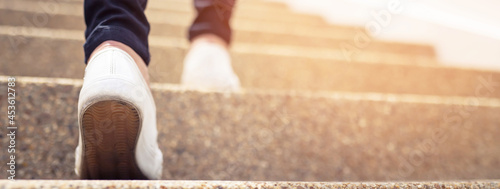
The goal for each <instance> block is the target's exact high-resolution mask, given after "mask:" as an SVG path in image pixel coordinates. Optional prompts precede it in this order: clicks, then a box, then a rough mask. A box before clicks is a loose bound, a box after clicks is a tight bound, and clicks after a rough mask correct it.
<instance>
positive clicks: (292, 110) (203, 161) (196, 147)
mask: <svg viewBox="0 0 500 189" xmlns="http://www.w3.org/2000/svg"><path fill="white" fill-rule="evenodd" d="M0 78H1V79H0V81H1V82H0V89H1V90H3V91H6V86H7V84H6V78H5V77H3V76H2V77H0ZM80 87H81V80H71V79H53V78H26V77H17V78H16V88H15V89H16V93H17V94H16V99H17V101H18V103H16V104H18V109H16V110H17V113H16V122H18V123H20V124H19V130H18V133H19V135H20V136H23V137H20V138H19V139H18V141H16V142H18V143H20V144H23V145H22V146H23V150H19V153H17V152H16V158H17V161H19V162H20V163H18V164H17V168H18V170H19V172H18V175H19V179H23V178H24V179H26V178H35V179H56V178H57V179H75V178H76V176H75V175H74V174H73V168H74V156H73V153H74V147H75V146H76V143H77V138H78V137H77V136H78V131H77V128H78V127H77V116H76V115H77V99H78V92H79V90H80ZM152 88H153V95H154V97H155V102H156V104H157V106H156V107H157V113H158V114H157V115H158V129H159V144H160V147H161V149H162V151H163V153H164V162H165V167H164V177H163V179H183V180H186V179H188V180H189V179H197V180H200V179H203V180H212V179H216V180H304V181H326V180H338V181H363V180H372V181H382V180H429V179H432V180H450V179H454V180H455V179H467V180H469V179H494V178H498V177H499V176H500V172H499V170H498V169H496V167H498V161H497V160H498V157H499V156H500V149H499V148H498V146H499V145H500V141H499V140H496V138H495V137H496V136H498V135H499V134H500V128H499V127H498V126H497V125H498V124H499V123H500V122H499V121H500V120H499V119H498V114H499V113H500V102H499V101H500V100H499V99H491V98H485V99H483V98H481V99H478V104H477V105H475V106H474V105H472V106H471V105H468V102H469V101H468V100H467V99H474V98H475V97H465V98H464V97H439V96H421V95H416V96H415V95H409V96H408V95H397V94H373V93H372V94H369V93H358V94H356V93H335V92H334V93H324V94H322V93H307V92H305V93H303V92H293V91H289V92H279V91H274V92H273V91H258V90H257V91H256V90H246V91H243V92H239V93H230V94H228V93H217V92H197V91H187V90H184V89H182V88H179V87H177V86H172V85H165V84H158V85H157V84H154V85H152ZM6 99H7V96H6V95H0V100H2V101H6ZM6 106H7V104H6V103H3V104H0V108H2V109H6V108H7V107H6ZM451 109H456V110H457V111H458V112H456V113H453V112H449V110H451ZM40 110H43V111H40ZM71 115H73V116H71ZM6 119H7V118H6V117H5V116H4V117H0V121H2V122H5V121H6ZM449 119H453V121H452V122H450V120H449ZM457 119H460V120H461V121H458V122H457ZM21 123H22V124H21ZM457 128H460V129H457ZM0 140H2V142H5V143H7V142H8V141H7V140H8V138H7V137H3V138H0ZM41 143H43V144H44V145H42V146H40V145H39V144H41ZM54 146H57V148H54ZM478 146H480V147H478ZM28 153H29V154H28ZM30 154H43V155H42V156H32V155H30ZM7 155H8V154H7V153H2V154H0V158H2V159H8V158H7V157H6V156H7ZM420 155H424V158H423V159H415V158H416V157H417V158H418V157H420ZM457 156H459V157H460V158H456V157H457ZM408 166H410V167H408Z"/></svg>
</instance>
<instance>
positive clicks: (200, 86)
mask: <svg viewBox="0 0 500 189" xmlns="http://www.w3.org/2000/svg"><path fill="white" fill-rule="evenodd" d="M181 84H182V85H183V86H185V87H186V88H189V89H197V90H215V91H237V90H239V89H240V80H239V79H238V76H236V74H235V73H234V71H233V67H232V66H231V57H230V56H229V53H228V52H227V50H226V49H225V48H224V47H222V46H221V45H219V44H216V43H211V42H205V41H203V42H198V43H197V44H196V45H194V46H193V47H192V48H191V49H190V50H189V53H188V54H187V55H186V58H185V59H184V70H183V72H182V78H181Z"/></svg>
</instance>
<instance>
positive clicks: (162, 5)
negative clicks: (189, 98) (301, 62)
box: [0, 0, 356, 29]
mask: <svg viewBox="0 0 500 189" xmlns="http://www.w3.org/2000/svg"><path fill="white" fill-rule="evenodd" d="M256 3H258V4H256ZM82 5H83V2H82V1H70V2H64V1H60V2H55V1H48V2H40V1H39V0H18V1H9V0H0V6H2V7H1V8H5V9H7V8H8V9H10V10H18V11H29V12H35V13H38V14H41V13H43V14H47V15H48V16H52V15H57V14H63V15H72V16H82V15H83V6H82ZM236 5H237V6H236V7H235V10H234V15H233V16H234V17H233V18H234V19H236V20H245V19H252V20H267V21H275V22H285V23H293V24H297V23H300V24H303V25H325V24H326V23H325V21H324V20H323V19H322V18H321V17H319V16H314V15H308V14H300V13H295V12H292V11H290V10H289V9H288V8H287V7H286V6H285V5H284V4H280V3H272V2H262V1H258V0H257V1H256V0H253V1H240V2H238V3H237V4H236ZM146 13H147V14H148V18H150V19H153V20H150V21H155V20H158V19H155V18H162V17H166V18H168V16H169V14H165V13H177V14H181V15H182V16H180V17H179V19H180V20H183V22H179V23H181V24H185V23H189V22H191V21H192V19H193V16H194V13H195V11H194V7H193V5H192V1H189V0H188V1H186V0H182V1H177V0H176V1H170V0H169V1H164V0H153V1H151V0H150V1H149V2H148V8H147V9H146ZM270 15H272V16H270ZM38 16H40V15H38ZM346 28H349V27H346ZM350 28H352V29H356V28H354V27H350Z"/></svg>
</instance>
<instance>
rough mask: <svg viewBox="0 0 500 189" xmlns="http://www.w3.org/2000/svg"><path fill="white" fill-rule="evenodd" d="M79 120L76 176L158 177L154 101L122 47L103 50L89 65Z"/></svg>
mask: <svg viewBox="0 0 500 189" xmlns="http://www.w3.org/2000/svg"><path fill="white" fill-rule="evenodd" d="M78 122H79V141H78V146H77V148H76V150H75V159H76V160H75V172H76V174H77V175H79V176H80V178H82V179H160V178H161V173H162V163H163V155H162V153H161V151H160V149H159V147H158V143H157V135H158V132H157V128H156V107H155V102H154V100H153V96H152V94H151V91H150V90H149V87H148V85H147V83H146V81H145V80H144V78H143V76H142V75H141V72H140V71H139V68H138V67H137V65H136V63H135V62H134V60H133V59H132V57H130V56H129V55H128V54H127V53H126V52H125V51H123V50H121V49H118V48H114V47H110V48H106V49H104V50H101V51H100V52H98V53H96V54H95V55H94V56H93V58H92V59H91V60H90V61H89V63H88V64H87V68H86V69H85V78H84V83H83V87H82V89H81V91H80V97H79V100H78Z"/></svg>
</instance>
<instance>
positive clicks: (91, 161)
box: [80, 100, 147, 179]
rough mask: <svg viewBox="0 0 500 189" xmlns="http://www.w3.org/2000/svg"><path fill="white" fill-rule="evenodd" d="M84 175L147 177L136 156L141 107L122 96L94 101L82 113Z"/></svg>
mask: <svg viewBox="0 0 500 189" xmlns="http://www.w3.org/2000/svg"><path fill="white" fill-rule="evenodd" d="M81 124H82V128H81V129H82V137H83V159H82V172H81V175H80V176H81V178H82V179H147V177H146V176H145V175H144V174H143V173H142V172H141V171H140V169H139V167H138V165H137V163H136V159H135V155H134V154H135V147H136V143H137V139H138V137H139V133H140V129H141V118H140V116H139V112H138V110H137V108H135V107H134V106H133V105H131V104H128V103H126V102H123V101H118V100H107V101H100V102H96V103H94V104H92V105H90V106H89V107H88V108H87V109H86V110H85V111H84V113H83V116H82V123H81Z"/></svg>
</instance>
